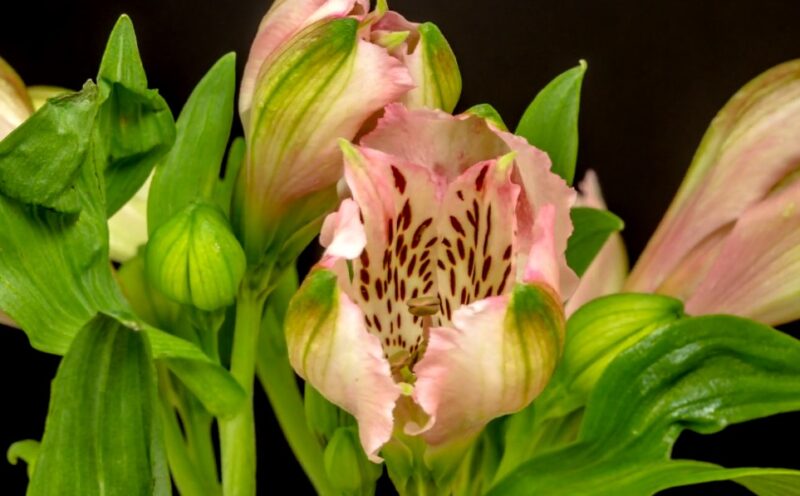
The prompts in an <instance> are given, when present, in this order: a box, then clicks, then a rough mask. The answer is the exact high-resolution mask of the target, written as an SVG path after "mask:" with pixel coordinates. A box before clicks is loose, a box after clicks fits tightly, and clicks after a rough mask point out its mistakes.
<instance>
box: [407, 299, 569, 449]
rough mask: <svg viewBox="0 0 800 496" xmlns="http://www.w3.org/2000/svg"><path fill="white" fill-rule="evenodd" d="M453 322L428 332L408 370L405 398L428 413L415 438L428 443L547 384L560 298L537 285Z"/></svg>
mask: <svg viewBox="0 0 800 496" xmlns="http://www.w3.org/2000/svg"><path fill="white" fill-rule="evenodd" d="M453 324H454V326H453V327H452V328H447V327H435V328H432V329H431V331H430V340H429V342H428V348H427V350H426V352H425V356H424V357H423V358H422V360H421V361H420V362H419V363H418V364H417V366H416V367H415V369H414V373H415V374H416V377H417V381H416V384H415V386H414V392H413V398H414V400H415V401H416V402H417V403H418V404H419V405H420V406H421V407H422V408H423V409H424V410H425V411H426V412H427V413H428V414H429V415H430V416H431V422H430V423H431V424H432V426H429V430H427V431H426V432H424V434H423V436H424V437H425V440H426V441H427V442H429V443H430V444H432V445H438V444H442V443H446V442H453V441H457V440H459V439H463V438H464V437H468V436H471V435H473V434H475V433H477V432H479V431H480V429H481V428H482V427H483V426H484V425H486V423H487V422H489V421H490V420H491V419H493V418H495V417H498V416H500V415H504V414H508V413H512V412H515V411H518V410H520V409H522V408H524V407H525V406H526V405H528V404H529V403H530V402H531V401H532V400H533V398H535V397H536V396H537V395H538V394H539V393H540V392H541V391H542V389H543V388H544V386H545V385H546V384H547V382H548V380H549V379H550V376H551V375H552V373H553V370H554V368H555V365H556V362H557V360H558V357H559V355H560V353H561V349H562V342H563V337H564V314H563V308H562V306H561V302H560V298H559V297H558V296H557V295H556V294H555V293H554V292H553V291H551V290H550V289H549V288H546V287H544V286H540V285H538V284H530V285H528V284H518V285H516V287H515V288H514V291H513V292H512V293H511V294H506V295H503V296H495V297H492V298H487V299H485V300H480V301H477V302H475V303H473V304H471V305H468V306H465V307H461V309H459V310H457V311H456V312H455V313H454V314H453ZM411 427H415V426H411Z"/></svg>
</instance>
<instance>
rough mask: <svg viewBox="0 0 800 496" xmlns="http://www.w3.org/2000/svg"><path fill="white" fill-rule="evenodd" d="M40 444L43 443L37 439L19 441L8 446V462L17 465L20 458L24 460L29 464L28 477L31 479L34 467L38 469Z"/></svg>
mask: <svg viewBox="0 0 800 496" xmlns="http://www.w3.org/2000/svg"><path fill="white" fill-rule="evenodd" d="M40 446H41V443H39V441H37V440H35V439H24V440H22V441H17V442H16V443H14V444H12V445H11V446H9V447H8V452H7V453H6V458H8V463H10V464H11V465H16V464H17V462H19V460H22V461H24V462H25V463H26V464H27V465H28V478H29V479H30V478H31V476H32V475H33V471H34V469H36V457H38V456H39V447H40Z"/></svg>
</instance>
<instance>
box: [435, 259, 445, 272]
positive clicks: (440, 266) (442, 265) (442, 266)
mask: <svg viewBox="0 0 800 496" xmlns="http://www.w3.org/2000/svg"><path fill="white" fill-rule="evenodd" d="M436 266H437V267H439V268H440V269H442V270H444V269H445V268H446V267H445V265H444V262H442V261H441V260H437V261H436Z"/></svg>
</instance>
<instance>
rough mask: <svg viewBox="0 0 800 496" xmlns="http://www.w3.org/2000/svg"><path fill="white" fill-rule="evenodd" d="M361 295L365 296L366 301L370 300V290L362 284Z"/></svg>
mask: <svg viewBox="0 0 800 496" xmlns="http://www.w3.org/2000/svg"><path fill="white" fill-rule="evenodd" d="M361 297H362V298H364V301H369V291H368V290H367V287H366V286H361Z"/></svg>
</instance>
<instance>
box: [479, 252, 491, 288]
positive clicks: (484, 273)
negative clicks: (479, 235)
mask: <svg viewBox="0 0 800 496" xmlns="http://www.w3.org/2000/svg"><path fill="white" fill-rule="evenodd" d="M491 267H492V256H491V255H489V256H488V257H486V259H485V260H484V261H483V269H482V270H481V279H482V280H483V281H484V282H486V278H487V277H488V276H489V269H491Z"/></svg>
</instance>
